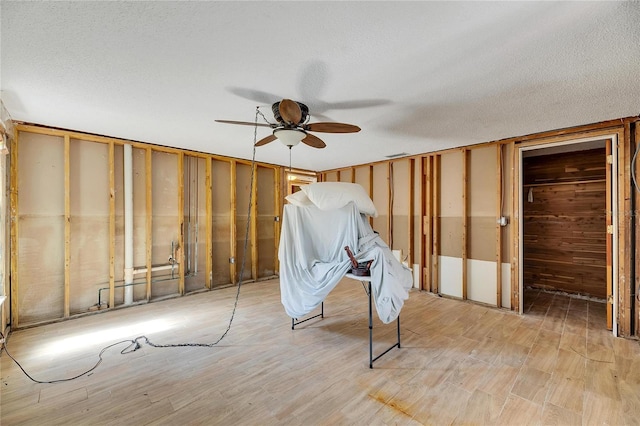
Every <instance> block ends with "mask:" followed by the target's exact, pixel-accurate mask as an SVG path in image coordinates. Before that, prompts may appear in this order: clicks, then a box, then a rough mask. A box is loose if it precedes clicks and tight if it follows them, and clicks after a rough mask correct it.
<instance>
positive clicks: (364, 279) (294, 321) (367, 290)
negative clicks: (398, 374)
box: [291, 274, 400, 368]
mask: <svg viewBox="0 0 640 426" xmlns="http://www.w3.org/2000/svg"><path fill="white" fill-rule="evenodd" d="M345 277H347V278H351V279H352V280H358V281H360V283H361V284H362V287H363V288H364V292H365V293H367V296H369V368H373V363H374V362H375V361H377V360H378V359H380V358H381V357H382V356H383V355H385V354H386V353H387V352H389V351H390V350H391V349H393V348H395V347H397V348H398V349H399V348H400V315H399V314H398V318H397V319H396V323H397V336H398V341H397V342H396V343H394V344H393V345H392V346H390V347H389V348H387V349H386V350H385V351H384V352H382V353H381V354H379V355H377V356H376V357H375V358H374V357H373V302H372V297H373V296H372V293H371V278H370V277H361V276H358V275H353V274H346V275H345ZM365 283H366V285H365ZM320 309H321V311H320V313H319V314H316V315H314V316H312V317H309V318H306V319H303V320H301V321H298V318H291V329H292V330H295V326H296V325H298V324H302V323H303V322H305V321H309V320H311V319H314V318H318V317H321V318H324V302H322V304H321V306H320Z"/></svg>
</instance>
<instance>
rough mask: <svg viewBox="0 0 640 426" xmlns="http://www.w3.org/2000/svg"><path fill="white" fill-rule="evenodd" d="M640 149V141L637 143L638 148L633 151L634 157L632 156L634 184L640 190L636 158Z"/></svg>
mask: <svg viewBox="0 0 640 426" xmlns="http://www.w3.org/2000/svg"><path fill="white" fill-rule="evenodd" d="M639 150H640V143H637V144H636V150H635V152H634V153H633V157H632V158H631V179H632V180H633V186H634V187H635V188H636V191H638V192H640V187H638V179H637V178H636V159H637V158H638V151H639Z"/></svg>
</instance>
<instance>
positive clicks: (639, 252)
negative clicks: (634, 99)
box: [632, 123, 640, 337]
mask: <svg viewBox="0 0 640 426" xmlns="http://www.w3.org/2000/svg"><path fill="white" fill-rule="evenodd" d="M634 127H635V132H634V133H633V135H634V139H633V141H632V142H633V143H632V145H633V149H634V150H636V149H638V144H640V126H638V123H634ZM639 163H640V162H638V161H637V159H636V163H635V176H636V180H638V178H639V177H640V164H639ZM632 193H633V203H634V204H633V208H634V211H636V214H634V215H633V216H634V218H635V223H634V226H635V244H636V246H635V247H636V253H635V265H634V271H635V273H634V277H635V282H634V283H633V285H634V291H633V292H632V296H633V304H634V313H635V315H634V316H635V324H634V330H633V331H634V333H633V334H634V335H635V336H636V337H639V336H640V215H639V214H637V210H638V209H639V206H640V200H639V199H638V197H639V196H640V192H638V188H637V187H636V186H635V184H634V187H633V188H632Z"/></svg>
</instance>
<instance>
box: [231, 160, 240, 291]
mask: <svg viewBox="0 0 640 426" xmlns="http://www.w3.org/2000/svg"><path fill="white" fill-rule="evenodd" d="M230 166H231V167H229V170H230V176H229V186H230V188H229V195H230V200H229V206H230V208H229V234H230V235H229V257H230V258H236V256H237V253H236V245H237V243H236V210H237V207H236V161H235V160H231V162H230ZM236 264H237V262H236V261H234V262H231V261H230V262H229V276H230V277H231V283H232V284H236V283H237V282H238V277H237V276H236Z"/></svg>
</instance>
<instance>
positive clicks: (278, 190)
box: [273, 168, 284, 271]
mask: <svg viewBox="0 0 640 426" xmlns="http://www.w3.org/2000/svg"><path fill="white" fill-rule="evenodd" d="M273 178H274V180H275V182H274V187H275V191H274V194H273V196H274V198H275V199H274V202H273V205H274V206H275V212H274V213H275V215H276V216H278V220H277V221H276V222H275V224H274V226H273V234H274V235H273V242H274V247H273V251H274V256H273V258H274V268H275V269H274V270H275V271H279V270H280V262H279V261H278V246H279V241H280V224H281V223H282V209H283V207H282V200H283V199H284V196H283V195H282V183H281V182H282V173H281V172H280V168H274V169H273Z"/></svg>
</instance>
